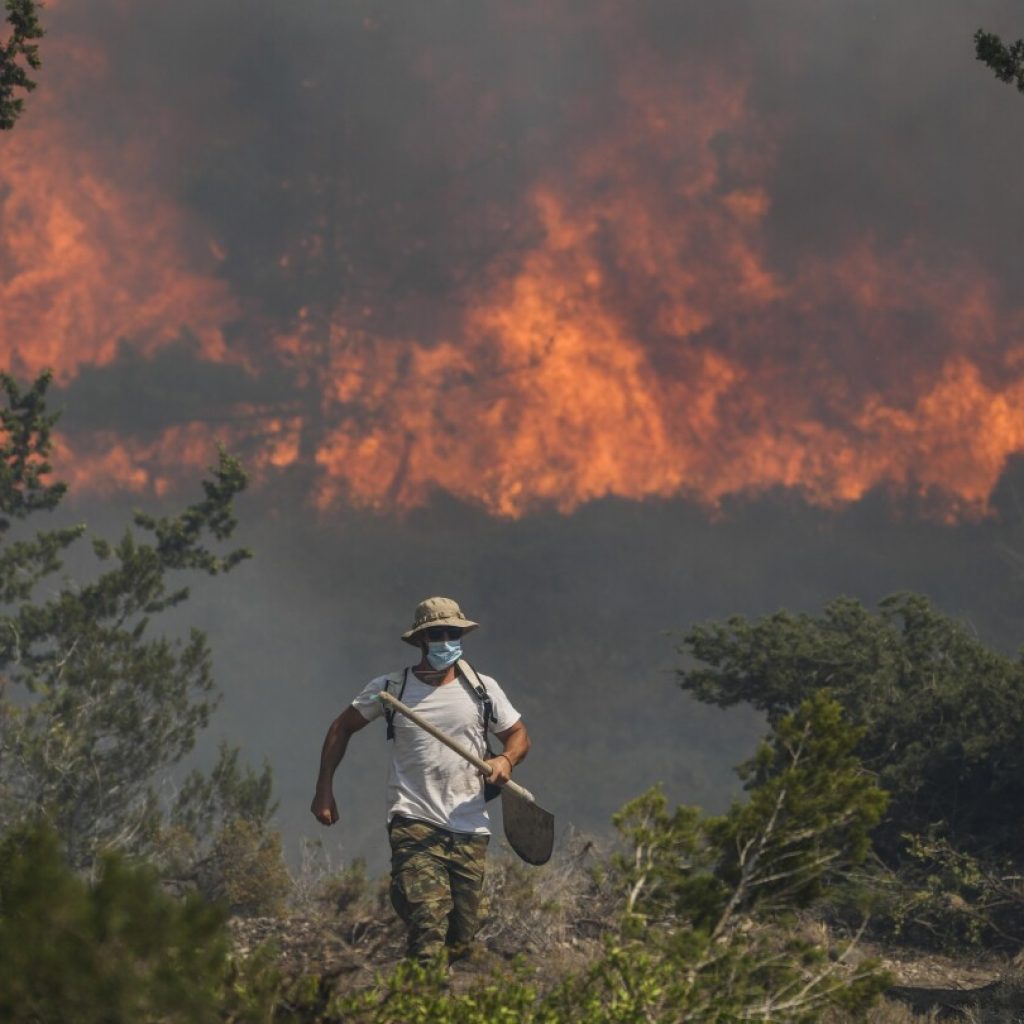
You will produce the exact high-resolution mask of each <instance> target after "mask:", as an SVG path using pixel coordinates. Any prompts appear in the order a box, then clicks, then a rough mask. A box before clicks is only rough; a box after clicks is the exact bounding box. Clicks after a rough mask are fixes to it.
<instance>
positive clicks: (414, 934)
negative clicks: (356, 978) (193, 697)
mask: <svg viewBox="0 0 1024 1024" xmlns="http://www.w3.org/2000/svg"><path fill="white" fill-rule="evenodd" d="M477 626H478V624H477V623H476V622H473V621H471V620H470V619H467V618H466V617H465V616H464V615H463V614H462V610H461V609H460V608H459V606H458V604H457V603H456V602H455V601H453V600H452V599H451V598H447V597H431V598H428V599H427V600H426V601H422V602H420V604H419V605H417V606H416V611H415V614H414V617H413V624H412V628H411V629H409V630H407V631H406V632H405V633H403V634H402V639H403V640H404V641H405V642H406V643H408V644H411V645H412V646H414V647H416V648H418V649H419V651H420V660H419V662H418V664H416V665H415V666H413V667H411V668H407V669H405V671H404V672H400V673H396V674H393V675H391V676H378V677H377V678H376V679H373V680H371V681H370V682H369V683H368V684H367V685H366V686H365V687H364V688H363V690H362V691H361V692H360V693H359V695H358V696H357V697H356V698H355V700H354V701H353V702H352V704H351V705H350V706H349V707H347V708H346V709H345V710H344V711H343V712H342V713H341V714H340V715H339V716H338V717H337V718H336V719H335V720H334V721H333V722H332V723H331V726H330V728H329V729H328V730H327V737H326V739H325V740H324V746H323V751H322V753H321V755H320V775H319V777H318V779H317V784H316V795H315V796H314V797H313V804H312V807H311V810H312V812H313V814H314V815H315V816H316V818H317V820H318V821H320V822H322V823H323V824H324V825H333V824H334V822H336V821H337V820H338V806H337V804H336V803H335V800H334V792H333V788H332V780H333V778H334V772H335V769H336V768H337V767H338V765H339V764H340V762H341V759H342V758H343V757H344V756H345V750H346V748H347V747H348V741H349V739H350V738H351V737H352V736H353V735H354V734H355V733H357V732H359V730H360V729H362V728H364V727H365V726H366V725H368V724H369V723H370V722H372V721H373V720H374V719H375V718H380V717H382V716H384V717H390V718H391V720H390V721H389V723H388V736H389V738H392V737H393V739H394V746H393V749H392V756H391V768H390V771H389V773H388V787H387V793H388V835H389V837H390V841H391V902H392V905H393V906H394V908H395V910H396V911H397V912H398V915H399V917H401V918H402V920H403V921H404V922H405V924H406V927H407V928H408V940H409V943H408V951H409V955H410V956H411V957H415V958H416V959H419V960H428V959H432V958H433V957H435V956H438V955H440V954H441V953H442V951H444V952H445V953H447V955H448V958H449V960H455V959H458V958H460V957H462V956H465V955H467V954H468V953H469V951H470V943H471V942H472V940H473V937H474V936H475V935H476V932H477V929H478V928H479V926H480V903H481V892H482V888H483V881H484V861H485V858H486V854H487V843H488V841H489V839H490V822H489V818H488V814H487V807H486V803H485V799H484V781H485V780H484V778H483V776H482V775H481V774H480V772H478V771H477V769H476V768H474V767H473V766H472V765H471V764H469V763H468V762H467V761H464V760H463V759H462V758H461V757H459V756H458V755H457V754H455V753H454V752H452V751H451V750H449V749H448V748H447V747H446V746H444V744H442V743H439V742H438V741H437V740H436V739H434V737H432V736H431V735H430V734H429V733H427V732H426V731H425V730H423V729H421V728H420V727H419V726H417V725H415V724H413V723H412V722H410V721H409V720H408V719H406V718H405V717H404V716H402V715H400V714H396V715H394V716H393V717H391V716H390V715H388V716H385V710H384V707H383V704H382V702H381V701H380V699H379V698H378V694H379V693H380V692H381V690H382V689H383V688H384V687H385V686H387V688H388V690H389V692H390V693H392V694H394V695H395V696H396V697H398V698H399V699H400V700H401V701H402V703H404V704H406V705H408V706H409V707H410V708H412V709H413V710H415V711H417V712H418V713H419V714H420V715H422V716H423V717H424V718H425V719H426V720H427V721H429V722H430V723H431V724H432V725H434V726H435V727H436V728H438V729H440V730H441V731H442V732H444V733H446V734H447V735H448V736H450V737H452V738H453V739H455V740H458V741H459V742H460V743H461V744H462V745H463V746H465V747H468V748H469V749H470V750H471V751H473V752H474V753H475V754H476V755H477V756H478V757H480V758H482V759H484V760H486V762H487V764H488V767H489V768H490V770H491V771H490V775H489V776H488V777H487V779H486V781H487V782H489V783H491V784H494V785H503V784H504V783H506V782H507V781H508V780H509V778H510V777H511V774H512V770H513V769H514V768H515V766H516V765H517V764H519V762H520V761H522V760H523V758H524V757H526V753H527V751H528V750H529V749H530V739H529V736H528V735H527V732H526V726H525V725H524V724H523V722H522V718H521V717H520V715H519V713H518V712H517V711H516V710H515V708H513V706H512V704H511V703H510V702H509V699H508V698H507V697H506V696H505V693H504V691H503V690H502V689H501V687H500V686H499V685H498V684H497V683H496V682H495V681H494V680H493V679H491V678H490V677H488V676H480V677H477V676H476V674H475V673H474V672H473V671H472V669H471V668H470V667H469V666H468V665H467V666H463V665H462V664H461V659H462V638H463V637H464V636H465V635H466V634H467V633H469V632H471V631H472V630H474V629H476V628H477ZM481 684H482V691H485V692H482V691H481V690H480V686H481ZM488 711H490V714H488ZM488 729H489V730H490V731H491V732H493V733H494V735H495V736H497V738H498V739H499V740H500V741H501V743H502V747H503V749H502V751H501V753H500V754H496V755H495V756H493V757H489V756H488V751H487V737H486V731H487V730H488Z"/></svg>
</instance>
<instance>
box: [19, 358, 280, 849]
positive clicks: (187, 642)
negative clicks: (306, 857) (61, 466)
mask: <svg viewBox="0 0 1024 1024" xmlns="http://www.w3.org/2000/svg"><path fill="white" fill-rule="evenodd" d="M49 382H50V378H49V376H48V375H45V374H44V375H43V376H42V377H41V378H40V379H39V380H38V381H36V382H35V384H34V385H33V386H32V387H31V388H29V389H28V390H26V391H22V390H21V389H20V388H19V387H18V385H17V384H16V383H15V382H14V381H13V380H12V379H11V378H10V377H8V376H6V375H3V376H0V387H2V391H3V395H4V396H5V398H6V406H5V407H4V408H0V679H2V680H3V683H4V688H3V691H2V692H0V744H2V749H3V752H4V753H3V758H2V760H0V828H2V829H8V828H11V827H12V826H14V825H15V824H16V823H17V822H18V821H20V820H21V819H22V818H23V817H24V815H25V814H26V812H27V811H28V809H30V808H32V809H34V808H36V807H39V808H41V810H42V813H43V814H44V816H45V817H46V818H47V820H49V821H50V822H51V823H52V825H53V826H54V827H55V828H56V830H57V832H58V833H59V835H60V836H61V840H62V842H63V843H64V845H65V854H66V856H67V859H68V861H69V863H70V864H71V865H72V866H73V867H74V868H76V869H88V868H90V867H91V866H92V865H94V864H95V863H96V860H97V857H98V856H99V854H100V852H101V851H103V850H108V849H120V850H127V851H132V852H137V853H142V854H146V853H149V852H152V851H153V850H154V848H155V847H156V846H157V845H159V843H158V840H160V839H161V838H163V836H164V834H165V831H166V828H167V827H168V822H169V819H170V818H171V817H172V815H173V817H174V819H175V820H176V821H177V822H178V823H179V824H180V823H185V824H186V825H187V824H188V823H191V824H192V825H193V826H195V827H198V826H200V825H202V826H204V827H205V828H206V830H207V831H209V830H210V829H211V827H212V821H213V817H212V816H213V815H214V811H216V812H217V813H219V815H220V817H221V818H228V817H233V816H235V815H236V813H237V812H238V808H237V806H236V805H238V803H239V801H242V802H243V803H244V802H245V800H246V799H247V800H248V802H249V804H250V805H251V806H250V812H251V813H250V817H252V818H253V819H254V820H259V821H261V822H262V823H265V822H266V819H267V818H268V817H269V813H270V810H271V809H272V808H271V807H270V778H269V770H267V769H265V771H264V776H263V777H262V782H261V783H259V784H257V782H256V781H254V780H255V779H256V778H257V777H255V776H253V775H252V773H250V777H249V780H248V789H246V784H247V783H246V779H245V778H243V777H241V776H240V775H239V773H238V770H237V765H236V764H235V762H234V761H233V760H232V758H233V757H235V758H236V757H237V755H233V754H232V752H231V751H230V750H225V751H223V752H222V762H221V766H220V769H221V782H222V784H221V785H220V788H219V789H218V790H217V793H216V796H217V799H216V800H215V801H214V803H215V804H216V807H215V808H214V807H213V806H212V805H211V800H213V795H211V790H210V786H209V785H207V786H205V787H204V786H203V785H201V784H200V783H199V781H198V780H197V778H196V777H193V778H192V780H191V781H190V782H189V784H188V785H187V786H186V787H185V789H184V791H183V796H182V798H181V799H179V801H178V805H177V806H176V807H175V808H173V811H172V809H171V808H169V807H167V806H165V804H166V801H163V800H161V797H160V792H159V787H160V784H161V782H162V781H163V780H164V779H165V778H166V777H167V775H168V773H169V772H170V770H171V769H172V768H173V767H174V766H175V765H177V764H178V763H179V762H180V761H181V759H182V758H183V757H185V755H187V754H188V753H189V752H190V751H191V750H192V748H193V746H194V744H195V741H196V735H197V732H198V731H199V730H200V729H202V728H203V727H205V726H206V725H207V723H208V722H209V719H210V715H211V713H212V712H213V710H214V708H215V707H216V705H217V702H218V700H219V696H218V694H217V691H216V689H215V686H214V680H213V676H212V671H211V655H210V649H209V645H208V643H207V639H206V636H205V635H204V634H203V633H202V632H201V631H200V630H197V629H193V630H191V632H190V633H189V635H188V637H187V638H184V639H176V638H171V637H167V636H163V635H160V634H159V632H158V631H157V630H156V629H155V627H154V625H153V622H154V619H156V618H158V617H159V616H160V614H161V613H163V612H166V611H168V610H169V609H171V608H175V607H177V606H178V605H180V604H181V603H182V602H184V601H185V600H186V599H187V598H188V594H189V591H188V587H187V586H185V585H179V581H178V580H177V577H178V576H179V575H180V574H182V573H188V572H191V573H195V572H199V573H206V574H209V575H218V574H220V573H224V572H228V571H230V570H231V569H233V568H234V567H235V566H237V565H238V564H239V563H240V562H242V561H243V560H244V559H246V558H248V557H249V552H247V551H245V550H243V549H237V548H236V549H234V550H229V551H228V552H226V553H224V554H217V553H215V552H214V551H213V550H211V547H210V544H211V542H219V543H220V544H224V543H226V542H228V541H229V540H230V538H231V535H232V533H233V531H234V529H235V526H236V519H235V516H234V512H233V507H232V502H233V499H234V498H235V497H236V496H237V495H238V494H239V493H240V492H241V491H242V490H243V489H244V487H245V485H246V477H245V474H244V472H243V471H242V468H241V466H240V465H239V464H238V462H237V461H236V460H235V459H234V458H232V457H231V456H230V455H228V454H227V453H226V452H223V451H222V452H221V453H220V456H219V459H218V463H217V465H216V467H214V468H213V470H212V477H211V478H210V479H208V480H205V481H203V485H202V486H203V497H202V499H201V500H199V501H197V502H195V503H194V504H192V505H189V506H188V507H187V508H186V509H185V510H184V511H183V512H182V513H180V514H178V515H173V516H160V517H157V516H152V515H146V514H143V513H136V514H135V516H134V519H133V524H132V527H129V528H128V529H126V530H125V531H124V533H123V534H122V536H121V537H120V539H119V540H118V541H117V542H116V543H113V544H112V543H109V542H108V541H106V540H102V539H95V540H93V542H92V549H93V553H94V555H95V558H96V566H97V571H96V573H95V575H94V576H93V577H92V578H91V579H87V580H83V581H78V582H75V581H67V580H62V581H61V580H58V574H59V572H60V570H61V567H62V562H61V558H62V556H63V555H64V554H65V553H66V551H67V549H68V548H70V547H71V546H72V545H74V544H76V542H79V541H80V540H81V539H82V538H83V537H84V535H85V528H84V527H83V526H75V527H70V528H63V529H57V530H51V531H41V532H38V533H36V534H35V535H29V536H27V537H26V538H24V539H20V540H13V539H11V534H12V531H13V524H14V522H15V521H17V520H26V519H28V518H30V517H34V516H37V515H38V514H40V513H42V512H45V511H47V510H51V509H53V508H55V507H56V506H57V505H58V503H59V502H60V500H61V497H62V496H63V494H64V487H63V485H61V484H51V483H47V478H48V476H49V475H50V472H51V467H50V464H49V462H48V461H47V460H48V458H49V454H50V450H51V429H52V427H53V424H54V421H55V419H56V417H55V416H54V415H53V414H51V413H49V412H48V411H47V409H46V393H47V388H48V385H49ZM44 583H45V587H44V586H42V584H44ZM225 759H226V760H225ZM232 773H233V774H232ZM254 787H255V788H254ZM261 787H262V788H261ZM243 798H244V799H243ZM254 801H255V803H254ZM200 805H203V806H204V807H205V810H203V811H202V812H201V813H200V811H199V810H198V808H199V806H200ZM190 806H192V807H193V809H192V810H191V811H190V810H189V807H190Z"/></svg>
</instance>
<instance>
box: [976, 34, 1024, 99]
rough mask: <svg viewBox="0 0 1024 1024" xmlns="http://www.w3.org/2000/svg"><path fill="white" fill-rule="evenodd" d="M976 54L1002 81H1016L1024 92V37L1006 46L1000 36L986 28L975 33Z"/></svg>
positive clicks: (1019, 88)
mask: <svg viewBox="0 0 1024 1024" xmlns="http://www.w3.org/2000/svg"><path fill="white" fill-rule="evenodd" d="M974 54H975V56H976V57H977V59H978V60H980V61H983V62H984V63H985V64H987V65H988V66H989V67H990V68H991V69H992V71H993V72H994V74H995V76H996V78H998V79H999V81H1000V82H1016V83H1017V91H1018V92H1024V39H1018V40H1017V41H1016V42H1015V43H1011V44H1010V45H1009V46H1006V45H1005V44H1004V43H1003V41H1002V39H1000V38H999V36H997V35H995V34H994V33H992V32H986V31H985V30H984V29H980V28H979V29H978V31H977V32H975V33H974Z"/></svg>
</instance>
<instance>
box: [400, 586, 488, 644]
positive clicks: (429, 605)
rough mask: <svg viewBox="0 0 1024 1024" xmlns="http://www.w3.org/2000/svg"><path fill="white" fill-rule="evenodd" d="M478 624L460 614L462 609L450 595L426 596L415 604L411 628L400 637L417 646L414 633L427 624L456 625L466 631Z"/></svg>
mask: <svg viewBox="0 0 1024 1024" xmlns="http://www.w3.org/2000/svg"><path fill="white" fill-rule="evenodd" d="M479 625H480V623H479V622H471V621H470V620H469V619H467V618H466V616H465V615H463V614H462V609H461V608H460V607H459V605H458V602H457V601H453V600H452V599H451V598H450V597H428V598H427V599H426V601H420V603H419V604H418V605H416V612H415V614H414V615H413V620H412V629H410V630H407V631H406V632H405V633H403V634H402V639H403V640H404V641H405V642H406V643H407V644H412V645H413V647H419V641H418V640H417V639H416V634H417V633H419V631H420V630H421V629H427V628H428V627H429V626H458V627H459V628H460V629H461V630H463V631H464V632H466V633H468V632H470V630H473V629H476V628H477V627H478V626H479Z"/></svg>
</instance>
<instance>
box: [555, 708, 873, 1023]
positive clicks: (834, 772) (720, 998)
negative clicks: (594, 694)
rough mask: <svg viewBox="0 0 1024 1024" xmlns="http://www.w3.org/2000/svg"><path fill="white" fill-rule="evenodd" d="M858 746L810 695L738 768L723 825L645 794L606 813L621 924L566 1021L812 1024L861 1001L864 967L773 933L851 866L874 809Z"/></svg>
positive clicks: (869, 983) (867, 988)
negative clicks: (743, 775) (616, 837)
mask: <svg viewBox="0 0 1024 1024" xmlns="http://www.w3.org/2000/svg"><path fill="white" fill-rule="evenodd" d="M859 738H860V731H859V730H857V729H855V728H853V727H851V726H850V725H849V723H847V722H845V721H844V720H843V717H842V714H841V710H840V707H839V705H838V704H837V703H836V702H835V701H833V700H831V699H830V698H829V697H828V695H827V694H826V693H818V694H815V695H814V696H812V697H811V698H809V699H808V700H806V701H804V702H802V703H801V705H800V706H799V708H797V709H796V711H794V712H793V713H792V714H790V715H786V716H783V717H782V718H781V719H780V720H779V721H778V722H777V724H776V727H775V729H774V731H773V734H772V735H771V737H770V738H769V739H768V740H767V741H766V742H765V743H764V744H763V745H762V746H761V748H760V749H759V751H758V753H757V755H756V756H755V758H754V759H753V761H752V763H751V766H750V767H749V768H748V770H747V778H748V788H749V790H750V796H749V799H748V800H746V801H745V802H742V803H736V804H735V805H734V806H733V807H732V808H731V809H730V810H729V812H728V813H727V814H725V815H723V816H721V817H706V816H704V815H702V814H701V813H700V811H699V810H697V809H696V808H689V807H678V808H676V809H675V810H674V811H673V812H671V813H670V812H669V810H668V806H667V804H666V801H665V797H664V794H663V793H662V792H661V791H660V789H657V788H656V789H653V790H649V791H648V792H647V793H644V794H643V795H642V796H640V797H638V798H637V799H636V800H633V801H632V802H631V803H629V804H627V805H626V807H624V808H623V809H622V811H620V812H619V814H617V815H616V816H615V819H614V821H615V825H616V827H617V828H618V830H619V832H620V834H621V835H622V837H623V838H624V839H625V841H626V850H627V852H626V853H625V855H623V856H621V857H620V858H619V859H618V861H617V875H618V877H619V879H620V884H621V885H622V888H623V892H624V918H623V927H622V931H621V935H620V936H619V938H618V939H617V940H615V941H614V942H612V943H611V944H610V946H609V948H608V951H607V953H606V955H605V957H604V958H602V960H601V961H600V962H599V963H597V964H596V965H595V966H594V968H593V969H591V970H589V971H588V972H586V973H585V974H584V975H583V976H582V977H581V978H579V979H577V980H575V981H574V982H571V983H570V984H569V985H567V987H566V989H565V991H564V992H563V994H562V998H564V999H565V1001H566V1004H567V1005H576V1006H581V1007H586V1008H587V1009H586V1010H585V1011H581V1013H580V1017H579V1019H581V1020H585V1021H588V1022H603V1021H608V1022H609V1024H610V1022H612V1021H619V1020H630V1021H632V1020H638V1021H639V1020H645V1021H646V1020H650V1021H677V1020H707V1021H711V1020H772V1021H816V1020H820V1019H821V1018H822V1016H823V1011H824V1010H825V1009H826V1008H829V1007H831V1008H837V1007H842V1008H845V1009H848V1010H851V1011H852V1010H857V1009H859V1010H861V1011H863V1009H864V1008H865V1007H866V1006H867V1005H868V1004H870V1003H871V1002H872V1001H873V999H874V998H875V996H876V995H877V994H878V992H879V991H881V989H882V987H883V985H884V978H883V977H882V976H881V975H880V974H879V972H878V970H877V965H875V964H872V963H868V962H866V963H864V964H863V965H861V966H860V967H859V968H858V969H856V970H852V971H851V970H845V969H843V967H842V965H841V964H840V963H839V961H834V960H831V959H829V957H828V956H827V954H826V951H825V950H824V949H822V948H820V947H818V946H816V945H815V944H813V943H811V942H809V941H806V940H803V939H801V938H799V937H796V936H794V935H793V934H792V933H791V932H790V930H789V928H788V927H787V926H788V924H789V923H790V922H789V918H790V916H791V914H792V913H793V911H795V910H797V909H799V908H801V907H806V906H808V905H810V904H811V903H812V902H813V901H814V900H815V899H816V898H817V897H818V896H819V894H820V892H821V889H822V887H823V885H824V884H825V883H826V882H827V880H828V879H830V878H835V877H836V876H837V875H839V874H842V873H845V872H846V871H848V870H849V869H850V867H851V866H853V865H856V864H859V863H860V862H861V861H862V860H863V859H864V857H865V855H866V854H867V852H868V849H869V842H868V838H867V837H868V833H869V831H870V830H871V828H872V827H873V826H874V825H875V824H877V822H878V820H879V819H880V817H881V815H882V812H883V810H884V808H885V803H886V797H885V794H884V793H882V792H881V790H879V789H878V787H877V786H876V784H875V782H874V780H873V779H872V778H871V777H870V776H869V775H868V773H866V772H865V771H864V770H863V768H862V766H861V764H860V762H859V760H858V759H857V757H856V755H855V754H854V748H855V747H856V745H857V742H858V740H859ZM572 1019H576V1018H572Z"/></svg>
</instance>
